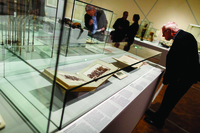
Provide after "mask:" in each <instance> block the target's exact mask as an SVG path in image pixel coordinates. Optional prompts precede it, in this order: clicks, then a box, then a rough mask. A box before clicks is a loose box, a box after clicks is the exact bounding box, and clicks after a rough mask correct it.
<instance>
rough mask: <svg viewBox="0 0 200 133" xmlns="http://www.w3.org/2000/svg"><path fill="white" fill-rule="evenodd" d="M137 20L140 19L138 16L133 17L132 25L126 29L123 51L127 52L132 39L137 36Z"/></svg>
mask: <svg viewBox="0 0 200 133" xmlns="http://www.w3.org/2000/svg"><path fill="white" fill-rule="evenodd" d="M139 19H140V16H139V15H138V14H134V15H133V21H134V23H133V24H132V25H131V26H130V27H129V29H128V33H127V38H126V41H127V44H126V45H125V46H124V50H125V51H129V50H130V46H131V44H133V42H134V37H135V35H136V34H137V31H138V29H139V24H138V21H139Z"/></svg>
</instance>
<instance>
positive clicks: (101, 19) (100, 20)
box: [85, 9, 108, 30]
mask: <svg viewBox="0 0 200 133" xmlns="http://www.w3.org/2000/svg"><path fill="white" fill-rule="evenodd" d="M96 13H97V16H96V17H97V28H98V29H101V28H103V27H104V28H105V29H106V27H107V24H108V22H107V19H106V15H105V13H104V11H103V10H97V9H96ZM90 19H91V17H90V15H88V14H85V26H86V27H87V29H88V30H89V29H91V27H90V26H89V20H90ZM92 27H93V26H92Z"/></svg>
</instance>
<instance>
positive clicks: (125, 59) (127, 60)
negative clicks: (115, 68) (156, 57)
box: [113, 55, 143, 68]
mask: <svg viewBox="0 0 200 133" xmlns="http://www.w3.org/2000/svg"><path fill="white" fill-rule="evenodd" d="M113 59H115V60H116V61H117V63H118V64H119V65H120V66H122V67H127V66H130V65H132V64H134V63H137V62H139V61H140V60H137V59H136V58H134V57H132V56H129V55H123V56H122V57H120V58H119V59H117V58H113ZM142 65H143V62H140V63H137V64H135V65H133V66H132V67H133V68H139V67H141V66H142Z"/></svg>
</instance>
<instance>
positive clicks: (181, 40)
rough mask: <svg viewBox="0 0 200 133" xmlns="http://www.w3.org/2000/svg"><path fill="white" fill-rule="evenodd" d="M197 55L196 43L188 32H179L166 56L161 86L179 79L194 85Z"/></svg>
mask: <svg viewBox="0 0 200 133" xmlns="http://www.w3.org/2000/svg"><path fill="white" fill-rule="evenodd" d="M198 66H199V55H198V48H197V41H196V39H195V38H194V36H193V35H192V34H190V33H188V32H185V31H183V30H180V31H179V33H178V34H177V36H176V37H175V40H174V42H173V44H172V46H171V48H170V50H169V52H168V54H167V57H166V71H165V74H164V77H163V84H165V85H166V84H169V83H171V82H174V81H177V80H179V79H186V80H187V81H192V82H193V83H196V82H197V80H198V74H199V73H198V71H199V69H198Z"/></svg>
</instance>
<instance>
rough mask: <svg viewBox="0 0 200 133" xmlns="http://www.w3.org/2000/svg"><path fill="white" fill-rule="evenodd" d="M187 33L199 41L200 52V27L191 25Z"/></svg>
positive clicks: (199, 48)
mask: <svg viewBox="0 0 200 133" xmlns="http://www.w3.org/2000/svg"><path fill="white" fill-rule="evenodd" d="M187 31H188V32H190V33H191V34H192V35H193V36H194V37H195V38H196V40H197V43H198V50H200V26H199V25H194V24H189V26H188V28H187Z"/></svg>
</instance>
